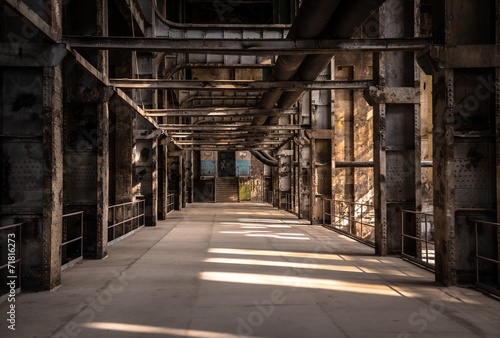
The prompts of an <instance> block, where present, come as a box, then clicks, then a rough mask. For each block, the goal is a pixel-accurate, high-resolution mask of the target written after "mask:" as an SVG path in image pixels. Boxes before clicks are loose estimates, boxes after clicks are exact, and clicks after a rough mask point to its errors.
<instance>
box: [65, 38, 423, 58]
mask: <svg viewBox="0 0 500 338" xmlns="http://www.w3.org/2000/svg"><path fill="white" fill-rule="evenodd" d="M63 41H64V42H66V43H68V44H69V45H70V46H72V47H73V48H79V49H80V48H81V49H92V50H135V51H148V52H168V53H192V54H224V55H276V54H300V55H301V54H331V53H332V52H338V51H371V52H377V51H419V50H422V49H424V48H425V47H427V46H429V45H430V44H431V42H432V40H430V39H420V38H402V39H338V40H335V39H330V40H309V39H308V40H283V39H272V40H270V39H266V40H263V39H168V38H130V37H90V36H85V37H80V36H65V37H64V38H63Z"/></svg>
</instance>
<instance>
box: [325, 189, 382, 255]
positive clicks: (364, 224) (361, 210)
mask: <svg viewBox="0 0 500 338" xmlns="http://www.w3.org/2000/svg"><path fill="white" fill-rule="evenodd" d="M321 200H322V207H323V209H322V210H323V213H322V214H323V226H325V227H326V228H329V229H332V230H335V231H339V232H341V233H343V234H345V235H348V236H350V237H352V238H354V239H356V240H358V241H360V242H362V243H365V244H368V245H370V246H373V245H375V209H374V207H373V205H370V204H364V203H356V202H349V201H339V200H333V199H329V198H324V197H321Z"/></svg>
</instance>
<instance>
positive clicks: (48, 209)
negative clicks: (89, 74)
mask: <svg viewBox="0 0 500 338" xmlns="http://www.w3.org/2000/svg"><path fill="white" fill-rule="evenodd" d="M62 87H63V86H62V70H61V66H57V67H46V68H44V70H43V116H44V120H43V157H44V164H43V228H42V241H43V244H42V250H43V254H42V257H43V258H42V283H41V284H42V285H41V287H42V289H44V290H50V289H52V288H54V287H56V286H57V285H59V284H60V283H61V243H62V237H61V234H62V215H63V209H62V207H63V201H62V189H63V186H62V184H63V183H62V182H63V152H62V149H63V145H62V118H63V117H62V112H63V109H62V98H63V92H62V90H63V89H62Z"/></svg>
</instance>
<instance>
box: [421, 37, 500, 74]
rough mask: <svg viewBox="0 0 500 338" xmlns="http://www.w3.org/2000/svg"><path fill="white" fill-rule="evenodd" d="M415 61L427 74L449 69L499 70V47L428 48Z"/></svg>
mask: <svg viewBox="0 0 500 338" xmlns="http://www.w3.org/2000/svg"><path fill="white" fill-rule="evenodd" d="M417 60H418V62H419V64H420V66H421V67H422V69H424V71H425V72H426V73H427V74H432V72H435V71H438V70H440V69H451V68H499V67H500V45H498V44H497V45H461V46H449V45H447V46H429V47H428V48H426V49H425V50H423V51H421V52H420V53H419V54H418V56H417Z"/></svg>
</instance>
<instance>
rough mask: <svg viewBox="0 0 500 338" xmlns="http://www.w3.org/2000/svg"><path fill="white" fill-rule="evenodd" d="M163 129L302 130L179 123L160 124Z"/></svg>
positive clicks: (280, 127)
mask: <svg viewBox="0 0 500 338" xmlns="http://www.w3.org/2000/svg"><path fill="white" fill-rule="evenodd" d="M159 126H160V128H161V129H163V130H167V131H169V130H171V131H176V130H177V131H179V130H186V131H203V132H214V133H218V132H219V131H271V130H301V129H302V128H301V127H300V126H289V125H281V126H249V125H243V126H239V125H227V124H220V125H217V124H216V125H201V126H200V125H184V124H182V125H179V124H177V125H176V124H174V125H172V124H160V125H159Z"/></svg>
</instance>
